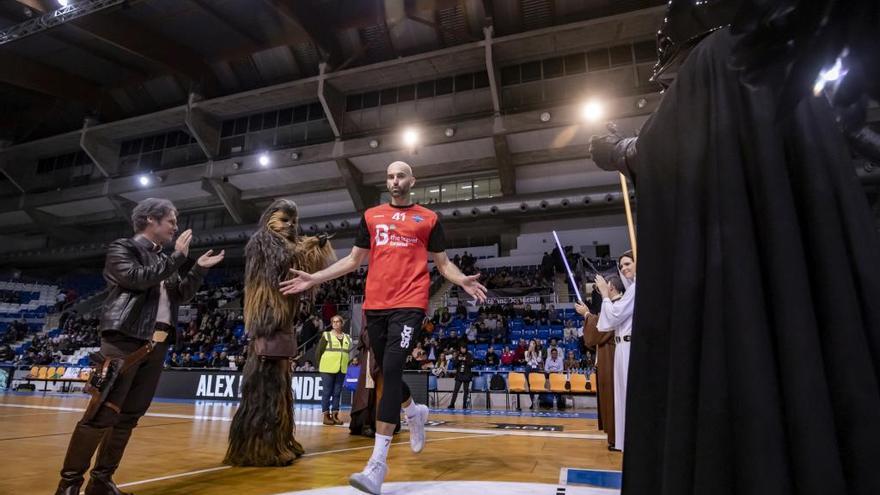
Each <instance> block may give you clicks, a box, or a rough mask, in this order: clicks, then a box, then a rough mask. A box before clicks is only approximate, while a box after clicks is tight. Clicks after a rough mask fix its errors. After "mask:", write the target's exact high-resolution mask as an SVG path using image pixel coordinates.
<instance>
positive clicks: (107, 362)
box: [82, 342, 155, 422]
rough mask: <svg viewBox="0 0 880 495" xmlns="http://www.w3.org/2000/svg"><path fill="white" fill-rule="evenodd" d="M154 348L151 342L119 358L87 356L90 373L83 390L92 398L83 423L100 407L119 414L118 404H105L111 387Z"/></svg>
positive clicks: (100, 355)
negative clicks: (104, 406) (106, 407)
mask: <svg viewBox="0 0 880 495" xmlns="http://www.w3.org/2000/svg"><path fill="white" fill-rule="evenodd" d="M154 347H155V344H154V343H153V342H147V343H146V344H144V345H143V346H141V347H139V348H138V349H137V350H136V351H134V352H132V353H131V354H129V355H127V356H124V357H120V358H108V357H107V356H105V355H104V354H103V353H101V352H93V353H91V354H89V361H90V364H91V367H92V372H91V374H90V375H89V379H88V381H86V385H85V387H84V389H83V390H84V391H85V392H86V393H87V394H89V395H91V396H92V398H91V400H89V405H88V406H87V407H86V412H85V414H83V419H82V421H83V422H87V421H90V420H92V419H93V418H94V417H95V415H96V414H98V411H99V410H100V409H101V406H103V405H105V404H106V405H107V406H108V407H110V408H112V409H114V410H115V411H116V412H119V405H118V404H110V403H108V402H107V397H108V396H109V395H110V391H111V390H113V385H114V384H115V383H116V380H118V379H119V377H120V376H122V374H123V373H125V372H126V371H128V370H130V369H131V368H132V367H134V366H135V365H137V364H139V363H140V362H141V361H143V360H144V358H146V357H147V356H148V355H149V354H150V352H151V351H152V350H153V348H154Z"/></svg>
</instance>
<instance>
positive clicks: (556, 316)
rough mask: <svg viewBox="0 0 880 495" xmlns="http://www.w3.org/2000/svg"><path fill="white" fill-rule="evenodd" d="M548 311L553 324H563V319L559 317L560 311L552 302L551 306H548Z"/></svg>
mask: <svg viewBox="0 0 880 495" xmlns="http://www.w3.org/2000/svg"><path fill="white" fill-rule="evenodd" d="M547 312H548V317H549V318H550V324H551V325H561V324H562V320H561V319H560V318H559V311H557V310H556V306H554V305H552V304H551V305H550V307H549V308H547Z"/></svg>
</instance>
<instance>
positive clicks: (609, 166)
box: [590, 134, 638, 180]
mask: <svg viewBox="0 0 880 495" xmlns="http://www.w3.org/2000/svg"><path fill="white" fill-rule="evenodd" d="M637 141H638V138H634V137H631V138H622V137H620V136H618V135H617V134H605V135H602V136H592V137H591V138H590V154H591V155H592V157H593V161H594V162H596V165H597V166H598V167H599V168H601V169H602V170H609V171H615V172H620V173H622V174H623V175H626V176H629V178H630V179H633V180H635V175H636V160H635V159H636V142H637Z"/></svg>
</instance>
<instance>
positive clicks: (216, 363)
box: [208, 351, 226, 368]
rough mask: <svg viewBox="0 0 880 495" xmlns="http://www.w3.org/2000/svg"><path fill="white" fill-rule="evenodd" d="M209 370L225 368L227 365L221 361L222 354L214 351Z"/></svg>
mask: <svg viewBox="0 0 880 495" xmlns="http://www.w3.org/2000/svg"><path fill="white" fill-rule="evenodd" d="M208 367H209V368H224V367H226V364H225V363H224V362H223V361H222V360H221V359H220V353H219V352H217V351H214V352H213V353H212V354H211V361H210V362H209V363H208Z"/></svg>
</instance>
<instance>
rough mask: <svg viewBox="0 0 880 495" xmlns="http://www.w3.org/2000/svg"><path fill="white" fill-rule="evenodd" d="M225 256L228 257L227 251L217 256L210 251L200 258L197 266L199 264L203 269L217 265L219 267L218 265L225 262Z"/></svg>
mask: <svg viewBox="0 0 880 495" xmlns="http://www.w3.org/2000/svg"><path fill="white" fill-rule="evenodd" d="M225 256H226V251H225V250H224V251H220V252H219V253H217V254H214V250H213V249H209V250H208V252H207V253H205V254H203V255H201V256H199V259H198V260H197V261H196V264H198V265H199V266H200V267H202V268H212V267H214V266H215V265H217V263H220V262H221V261H223V258H224V257H225Z"/></svg>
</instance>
